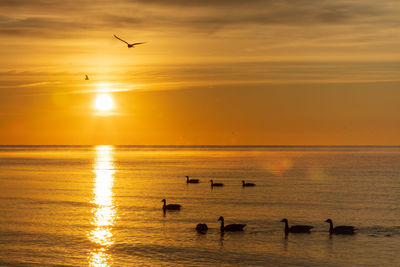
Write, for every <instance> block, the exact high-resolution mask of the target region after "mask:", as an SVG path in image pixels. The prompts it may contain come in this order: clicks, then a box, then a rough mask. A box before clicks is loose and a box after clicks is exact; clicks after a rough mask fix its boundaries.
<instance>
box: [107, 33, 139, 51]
mask: <svg viewBox="0 0 400 267" xmlns="http://www.w3.org/2000/svg"><path fill="white" fill-rule="evenodd" d="M114 37H115V38H117V39H118V40H120V41H121V42H124V43H126V44H127V45H128V48H132V47H133V48H135V45H140V44H145V42H144V43H133V44H130V43H128V42H127V41H125V40H122V39H121V38H119V37H118V36H116V35H115V34H114Z"/></svg>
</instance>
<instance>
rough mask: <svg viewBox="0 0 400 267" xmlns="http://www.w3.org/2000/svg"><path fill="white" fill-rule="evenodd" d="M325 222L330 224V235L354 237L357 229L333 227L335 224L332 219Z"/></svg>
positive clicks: (341, 226)
mask: <svg viewBox="0 0 400 267" xmlns="http://www.w3.org/2000/svg"><path fill="white" fill-rule="evenodd" d="M325 222H327V223H329V234H331V235H332V234H335V235H353V234H355V231H356V230H357V228H355V227H354V226H347V225H340V226H336V227H333V222H332V220H331V219H327V220H326V221H325Z"/></svg>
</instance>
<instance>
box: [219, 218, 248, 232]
mask: <svg viewBox="0 0 400 267" xmlns="http://www.w3.org/2000/svg"><path fill="white" fill-rule="evenodd" d="M218 221H221V227H220V229H221V233H223V232H239V231H243V228H244V227H245V226H246V224H236V223H235V224H228V225H226V226H225V222H224V217H222V216H220V217H219V218H218Z"/></svg>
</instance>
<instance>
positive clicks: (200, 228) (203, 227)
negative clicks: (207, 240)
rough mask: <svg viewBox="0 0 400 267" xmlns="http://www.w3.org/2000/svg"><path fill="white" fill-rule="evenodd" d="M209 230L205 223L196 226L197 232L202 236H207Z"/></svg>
mask: <svg viewBox="0 0 400 267" xmlns="http://www.w3.org/2000/svg"><path fill="white" fill-rule="evenodd" d="M207 230H208V226H207V224H205V223H199V224H197V225H196V231H197V232H199V233H201V234H205V233H206V232H207Z"/></svg>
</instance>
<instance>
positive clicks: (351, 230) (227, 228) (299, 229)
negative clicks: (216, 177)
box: [161, 176, 358, 235]
mask: <svg viewBox="0 0 400 267" xmlns="http://www.w3.org/2000/svg"><path fill="white" fill-rule="evenodd" d="M210 182H211V187H213V186H223V185H224V184H222V183H214V182H213V180H210ZM186 183H188V184H197V183H199V179H189V176H186ZM242 186H243V187H246V186H255V184H253V183H246V182H245V181H242ZM161 202H164V205H163V211H164V212H166V211H167V210H180V209H181V207H182V206H181V205H179V204H168V205H167V201H166V200H165V199H163V200H161ZM218 221H220V222H221V226H220V231H221V233H224V232H239V231H243V228H244V227H245V226H246V224H236V223H235V224H228V225H225V220H224V217H222V216H220V217H219V218H218ZM281 222H284V223H285V230H284V231H285V234H286V235H287V234H289V233H310V232H311V229H312V228H314V227H313V226H311V225H292V226H290V227H289V222H288V220H287V219H286V218H285V219H282V220H281ZM325 222H326V223H329V234H331V235H332V234H336V235H353V234H355V232H356V230H358V229H357V228H355V227H354V226H347V225H340V226H336V227H333V222H332V220H331V219H327V220H326V221H325ZM207 230H208V226H207V224H205V223H199V224H197V226H196V231H197V232H199V233H202V234H205V233H206V232H207Z"/></svg>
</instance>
